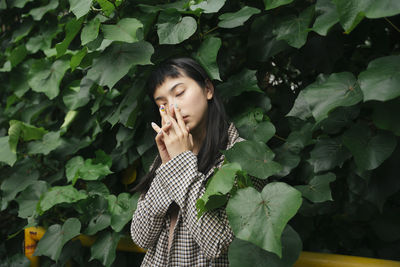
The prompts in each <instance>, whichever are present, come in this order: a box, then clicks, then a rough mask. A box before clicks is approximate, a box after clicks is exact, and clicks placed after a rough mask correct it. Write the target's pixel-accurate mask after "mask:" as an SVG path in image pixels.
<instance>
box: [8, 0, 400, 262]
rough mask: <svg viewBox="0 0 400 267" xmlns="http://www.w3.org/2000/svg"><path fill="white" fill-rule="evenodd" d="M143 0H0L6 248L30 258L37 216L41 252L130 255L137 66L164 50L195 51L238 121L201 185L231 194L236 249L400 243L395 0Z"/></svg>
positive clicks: (143, 111)
mask: <svg viewBox="0 0 400 267" xmlns="http://www.w3.org/2000/svg"><path fill="white" fill-rule="evenodd" d="M144 2H145V3H140V1H122V0H81V1H79V0H69V1H66V0H41V1H32V0H0V41H1V45H0V47H1V49H0V66H2V67H1V68H0V86H1V90H0V97H1V98H0V101H1V107H0V145H1V150H0V172H1V178H0V181H1V186H0V190H1V191H0V192H1V226H2V227H1V239H2V240H3V241H2V243H1V245H0V258H1V259H2V260H1V261H2V262H4V264H6V265H7V264H11V263H15V264H27V260H26V259H25V258H24V257H23V256H22V255H21V254H22V253H23V252H22V251H21V244H22V242H23V232H22V230H23V229H24V228H25V227H27V226H34V225H41V226H44V227H46V228H47V232H46V234H45V236H44V237H43V238H42V239H41V241H40V242H39V243H38V247H37V249H36V252H35V255H43V256H44V257H42V265H43V266H47V265H48V266H50V265H53V264H54V262H56V261H57V264H61V265H62V264H64V263H65V262H67V261H68V260H69V259H70V258H71V260H72V261H73V262H75V263H77V264H79V265H81V266H87V265H88V264H91V266H102V265H104V266H110V265H112V264H113V263H114V265H115V266H125V265H127V263H128V262H129V265H130V266H131V265H132V264H135V263H134V262H136V264H137V265H139V264H140V261H141V259H142V257H143V256H142V255H140V254H132V253H123V252H119V251H118V252H116V244H117V243H118V241H119V240H120V238H121V237H122V236H124V235H129V221H130V219H131V217H132V214H133V212H134V210H135V206H136V202H137V197H138V195H137V194H131V193H130V192H129V188H130V187H131V186H132V182H133V181H134V179H135V177H136V176H137V177H142V176H143V174H144V173H145V172H146V171H147V170H148V168H149V165H150V163H151V162H152V159H153V158H154V156H155V154H156V149H155V146H154V139H153V135H152V134H153V130H152V129H151V127H150V124H149V123H150V122H151V121H154V120H155V117H154V114H153V112H152V108H151V101H150V99H148V98H147V96H146V94H145V92H144V83H145V80H146V77H147V76H148V74H149V72H150V70H151V69H152V65H153V64H157V63H158V62H160V61H162V60H163V59H165V58H167V57H170V56H173V55H186V56H192V57H194V58H196V59H197V60H198V61H199V62H200V63H201V64H202V65H203V66H204V67H205V69H206V70H207V72H208V73H209V74H210V76H211V77H212V78H213V79H214V81H215V85H216V88H217V91H218V93H219V94H220V95H221V97H222V98H223V99H224V101H225V104H226V108H227V111H228V113H229V115H230V117H231V119H232V120H233V121H234V122H235V123H236V126H237V127H238V129H239V132H240V134H241V136H242V137H243V138H245V139H247V141H245V142H242V143H239V144H237V145H235V146H234V147H233V148H232V149H231V150H229V151H226V152H224V153H225V155H226V159H227V161H228V162H227V164H225V165H224V167H223V168H222V169H221V170H219V171H218V172H217V173H216V174H215V176H214V177H213V178H212V179H211V180H210V182H209V184H208V187H207V191H206V194H205V195H204V196H203V197H202V198H201V199H200V200H199V201H198V203H197V206H198V208H199V215H201V213H202V212H205V211H206V210H209V209H213V208H217V207H221V206H225V204H226V211H227V214H228V217H229V220H230V224H231V226H232V229H233V231H234V232H235V235H236V237H238V238H237V239H235V240H234V241H233V243H232V245H231V247H230V249H229V259H230V262H231V265H232V266H244V265H245V264H247V266H253V265H257V266H258V264H259V265H260V266H261V265H262V266H264V265H265V266H269V265H271V266H291V265H292V264H293V262H295V261H296V259H297V257H298V255H299V252H300V251H301V250H310V251H323V252H329V253H342V254H350V255H360V256H369V257H378V258H387V259H394V260H396V259H397V260H400V258H399V255H400V249H399V248H400V230H399V227H398V225H399V224H400V217H399V214H400V213H399V211H400V193H399V191H400V180H399V179H398V177H397V170H398V169H397V167H398V162H399V160H400V149H399V147H398V146H397V142H398V140H399V137H398V136H399V135H400V120H399V118H398V117H397V114H398V113H399V111H400V98H399V96H400V89H399V88H400V55H399V51H400V45H399V44H400V42H399V40H400V38H399V37H400V30H399V25H400V16H399V14H400V4H399V3H398V1H393V0H381V1H372V0H370V1H357V0H316V1H313V0H311V1H293V0H264V1H254V0H252V1H225V0H209V1H202V0H193V1H177V2H168V3H165V1H157V0H154V1H153V0H151V1H144ZM249 176H255V177H258V178H261V179H264V180H265V179H267V181H268V184H267V185H266V186H265V187H264V189H263V190H262V191H261V192H258V191H256V190H255V189H254V186H253V185H252V183H251V181H250V180H249ZM235 181H236V182H235ZM228 195H231V198H229V200H228V199H227V196H228ZM288 222H289V224H287V223H288ZM79 233H83V234H88V235H97V240H96V242H95V244H94V245H93V246H92V247H91V248H82V246H81V244H80V242H79V241H73V240H72V238H73V237H75V236H76V235H78V234H79ZM260 233H263V234H260ZM248 255H252V257H248Z"/></svg>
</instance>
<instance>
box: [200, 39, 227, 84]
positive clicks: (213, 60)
mask: <svg viewBox="0 0 400 267" xmlns="http://www.w3.org/2000/svg"><path fill="white" fill-rule="evenodd" d="M220 47H221V39H220V38H217V37H209V38H207V39H205V40H204V41H203V42H202V43H201V46H200V47H199V49H198V50H197V52H196V53H195V54H194V58H196V59H197V61H198V62H199V63H200V64H201V65H202V66H203V68H204V69H205V70H206V71H207V73H208V74H209V75H210V77H211V79H216V80H219V81H221V78H220V77H219V68H218V63H217V56H218V51H219V49H220Z"/></svg>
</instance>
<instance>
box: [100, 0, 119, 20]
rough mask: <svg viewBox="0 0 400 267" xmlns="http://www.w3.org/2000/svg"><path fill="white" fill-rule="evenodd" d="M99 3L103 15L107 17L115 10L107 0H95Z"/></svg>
mask: <svg viewBox="0 0 400 267" xmlns="http://www.w3.org/2000/svg"><path fill="white" fill-rule="evenodd" d="M96 2H97V3H99V5H100V7H101V10H102V11H103V12H104V15H106V16H107V17H109V16H110V15H111V14H112V13H113V12H114V10H115V6H114V5H113V3H111V2H110V1H108V0H96Z"/></svg>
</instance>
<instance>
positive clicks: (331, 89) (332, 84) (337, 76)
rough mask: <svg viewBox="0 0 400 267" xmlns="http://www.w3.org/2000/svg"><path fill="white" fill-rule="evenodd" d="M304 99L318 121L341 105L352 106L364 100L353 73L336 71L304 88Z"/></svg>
mask: <svg viewBox="0 0 400 267" xmlns="http://www.w3.org/2000/svg"><path fill="white" fill-rule="evenodd" d="M303 95H304V99H305V101H306V102H307V103H308V105H309V108H310V109H311V111H312V114H313V116H314V118H315V120H316V121H317V122H320V121H321V120H323V119H325V118H327V117H328V113H329V112H330V111H331V110H333V109H335V108H337V107H340V106H352V105H355V104H357V103H358V102H360V101H361V100H362V92H361V90H360V87H359V85H358V83H357V81H356V79H355V77H354V75H353V74H351V73H349V72H341V73H334V74H332V75H330V76H329V77H328V78H327V79H326V80H319V81H317V82H315V83H313V84H311V85H309V86H307V87H306V88H305V89H304V94H303Z"/></svg>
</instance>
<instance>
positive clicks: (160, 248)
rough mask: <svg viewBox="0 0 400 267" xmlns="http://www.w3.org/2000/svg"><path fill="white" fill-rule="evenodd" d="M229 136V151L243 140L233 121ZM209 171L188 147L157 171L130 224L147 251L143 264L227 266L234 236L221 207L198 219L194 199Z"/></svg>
mask: <svg viewBox="0 0 400 267" xmlns="http://www.w3.org/2000/svg"><path fill="white" fill-rule="evenodd" d="M228 135H229V139H228V140H229V141H228V145H227V149H229V148H231V147H232V146H233V145H234V144H235V143H236V142H240V141H243V140H244V139H242V138H241V137H239V134H238V131H237V130H236V128H235V126H234V125H233V123H231V124H230V126H229V130H228ZM223 161H224V155H222V156H221V157H220V158H219V160H218V161H217V163H216V165H215V167H217V168H219V167H221V165H222V163H223ZM213 169H214V168H211V169H210V171H209V172H208V173H207V174H206V175H204V174H203V173H201V172H199V171H198V170H197V157H196V155H194V154H193V152H192V151H186V152H183V153H181V154H179V155H177V156H175V157H174V158H173V159H171V160H169V161H168V162H167V163H165V164H162V165H161V166H160V167H159V168H158V169H157V170H156V172H155V173H156V175H155V177H154V179H153V181H152V183H151V185H150V188H149V190H148V191H147V193H144V194H142V195H141V196H140V198H139V201H138V205H137V209H136V211H135V213H134V215H133V219H132V223H131V236H132V240H133V241H134V242H135V243H136V244H137V245H139V246H140V247H142V248H147V249H148V250H147V253H146V255H145V257H144V259H143V262H142V266H146V267H157V266H173V267H175V266H185V267H188V266H190V267H192V266H196V267H201V266H229V262H228V254H227V250H228V246H229V244H230V243H231V242H232V240H233V238H234V235H233V232H232V229H231V228H230V226H229V222H228V219H227V216H226V213H225V209H223V208H221V209H217V210H214V211H209V212H206V213H204V214H203V215H202V217H201V218H200V219H197V211H196V206H195V205H196V201H197V199H198V198H200V197H201V196H202V195H203V193H204V191H205V184H206V181H207V179H208V178H209V177H210V176H211V175H212V174H213ZM257 180H258V179H257ZM173 201H174V202H175V203H176V204H178V206H179V207H180V209H179V213H178V217H177V221H176V225H175V228H174V231H173V240H172V244H171V248H170V250H169V251H168V237H169V228H170V217H169V213H168V212H167V211H168V208H169V206H170V205H171V203H172V202H173Z"/></svg>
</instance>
